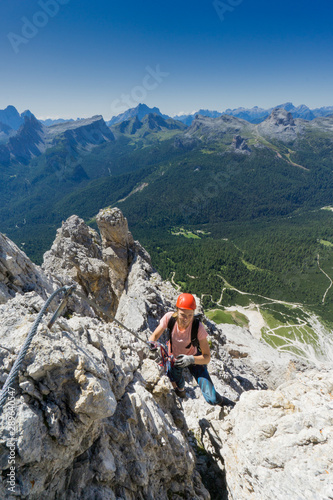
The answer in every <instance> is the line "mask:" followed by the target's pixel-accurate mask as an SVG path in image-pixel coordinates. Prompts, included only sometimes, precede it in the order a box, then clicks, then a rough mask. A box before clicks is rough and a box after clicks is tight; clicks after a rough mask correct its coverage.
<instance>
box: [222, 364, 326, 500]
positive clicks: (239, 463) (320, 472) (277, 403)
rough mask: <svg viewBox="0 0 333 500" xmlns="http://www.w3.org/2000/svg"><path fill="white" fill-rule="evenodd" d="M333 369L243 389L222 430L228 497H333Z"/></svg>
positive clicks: (236, 498) (239, 499) (310, 372)
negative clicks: (260, 388) (268, 387)
mask: <svg viewBox="0 0 333 500" xmlns="http://www.w3.org/2000/svg"><path fill="white" fill-rule="evenodd" d="M332 390H333V371H332V370H330V371H329V370H326V371H325V370H322V371H321V372H318V371H317V370H313V371H307V372H305V373H304V374H302V373H298V374H297V375H296V378H295V380H293V381H289V382H285V383H284V384H282V385H280V386H279V387H278V388H277V389H276V390H275V391H270V390H268V391H251V392H248V393H244V394H242V396H241V398H240V401H239V403H238V404H237V405H236V407H235V409H234V410H233V411H232V412H231V413H230V415H229V416H228V417H227V419H226V421H225V423H224V424H223V426H222V428H221V429H220V439H221V442H222V443H223V446H222V450H221V452H222V454H223V457H224V461H225V468H226V480H227V484H228V490H229V498H232V499H235V500H243V499H244V500H245V499H246V500H248V499H254V500H258V499H260V500H261V499H263V500H264V499H268V498H274V499H277V500H285V499H286V498H295V499H296V498H302V499H304V500H312V499H314V498H316V499H330V498H333V482H332V475H333V400H332Z"/></svg>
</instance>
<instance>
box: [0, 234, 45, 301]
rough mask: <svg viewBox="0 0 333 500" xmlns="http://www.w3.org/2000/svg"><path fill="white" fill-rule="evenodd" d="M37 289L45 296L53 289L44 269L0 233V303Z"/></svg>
mask: <svg viewBox="0 0 333 500" xmlns="http://www.w3.org/2000/svg"><path fill="white" fill-rule="evenodd" d="M32 290H35V291H36V292H37V293H38V294H39V295H41V296H42V297H43V298H46V293H47V292H49V293H50V292H51V291H52V286H51V284H50V282H48V280H47V278H46V276H45V275H44V273H43V272H42V270H41V269H40V268H39V267H38V266H36V265H35V264H33V263H32V262H31V261H30V259H29V258H28V257H27V256H26V254H25V253H24V252H22V250H20V249H19V248H18V247H17V246H16V245H15V243H13V242H12V241H11V240H10V239H8V238H7V237H6V236H5V235H3V234H1V233H0V303H4V302H6V301H7V300H9V299H10V298H12V297H14V296H15V294H16V293H20V294H24V293H26V292H31V291H32Z"/></svg>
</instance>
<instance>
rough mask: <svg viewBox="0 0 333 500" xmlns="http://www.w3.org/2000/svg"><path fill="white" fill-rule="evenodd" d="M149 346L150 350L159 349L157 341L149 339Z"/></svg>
mask: <svg viewBox="0 0 333 500" xmlns="http://www.w3.org/2000/svg"><path fill="white" fill-rule="evenodd" d="M148 346H149V349H150V351H152V352H155V351H157V344H156V342H154V341H151V340H149V341H148Z"/></svg>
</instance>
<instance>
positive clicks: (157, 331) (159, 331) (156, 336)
mask: <svg viewBox="0 0 333 500" xmlns="http://www.w3.org/2000/svg"><path fill="white" fill-rule="evenodd" d="M164 330H165V328H164V327H163V326H161V325H158V327H157V328H156V329H155V330H154V332H153V333H152V334H151V336H150V337H149V342H155V341H156V340H158V339H159V338H160V336H161V335H162V333H163V332H164ZM208 348H209V346H208Z"/></svg>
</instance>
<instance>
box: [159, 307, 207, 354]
mask: <svg viewBox="0 0 333 500" xmlns="http://www.w3.org/2000/svg"><path fill="white" fill-rule="evenodd" d="M200 319H201V314H196V315H195V316H194V319H193V322H192V329H191V342H190V343H189V344H188V345H187V346H186V349H189V348H190V347H191V345H193V346H194V347H196V348H197V349H198V352H199V353H201V351H200V344H199V340H198V330H199V323H200ZM176 320H177V318H175V317H174V316H171V318H170V319H169V321H168V326H167V329H168V332H169V347H170V353H172V335H171V333H172V330H173V327H174V326H175V323H176Z"/></svg>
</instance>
